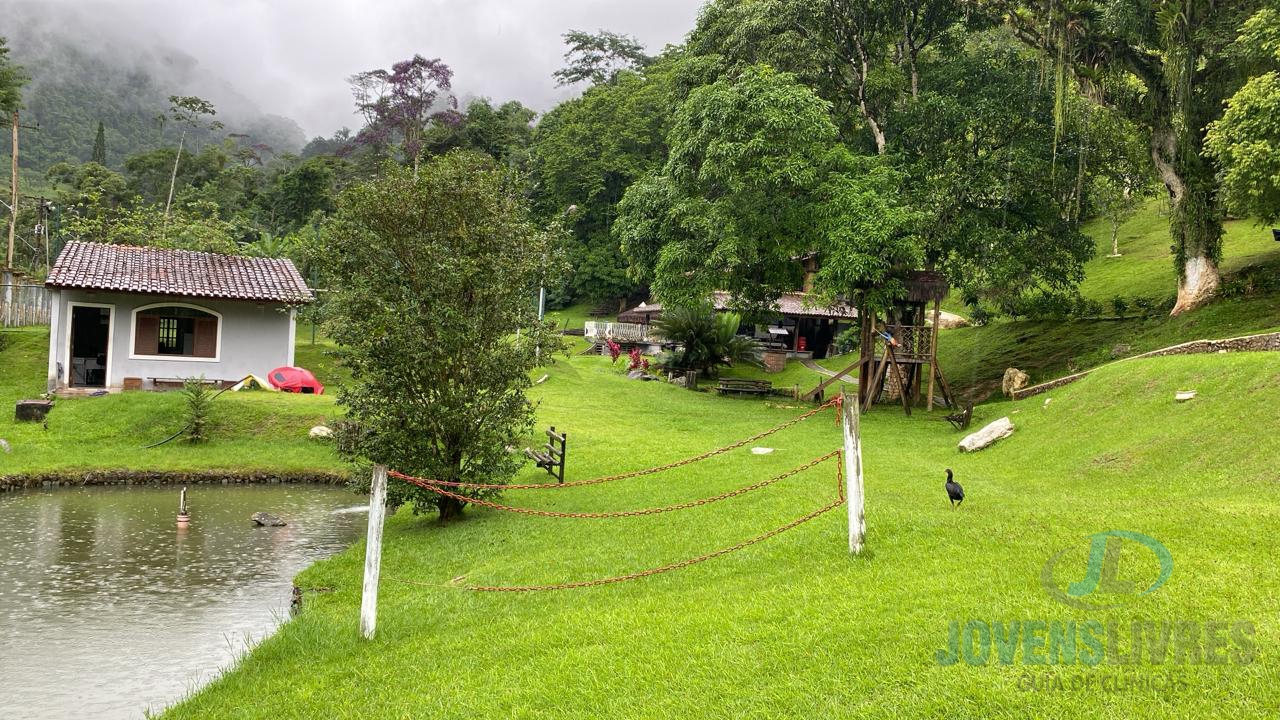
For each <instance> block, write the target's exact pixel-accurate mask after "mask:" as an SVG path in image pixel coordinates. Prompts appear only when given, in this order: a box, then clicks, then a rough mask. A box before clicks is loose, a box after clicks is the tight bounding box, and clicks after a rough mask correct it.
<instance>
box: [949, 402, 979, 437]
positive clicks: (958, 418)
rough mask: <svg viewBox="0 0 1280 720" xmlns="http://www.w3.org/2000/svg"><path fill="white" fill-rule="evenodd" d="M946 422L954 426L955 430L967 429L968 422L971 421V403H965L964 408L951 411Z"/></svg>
mask: <svg viewBox="0 0 1280 720" xmlns="http://www.w3.org/2000/svg"><path fill="white" fill-rule="evenodd" d="M947 422H949V423H951V424H952V425H953V426H955V429H957V430H967V429H968V428H969V423H971V422H973V403H972V402H968V403H965V406H964V409H963V410H961V411H960V412H958V413H952V414H951V415H948V416H947Z"/></svg>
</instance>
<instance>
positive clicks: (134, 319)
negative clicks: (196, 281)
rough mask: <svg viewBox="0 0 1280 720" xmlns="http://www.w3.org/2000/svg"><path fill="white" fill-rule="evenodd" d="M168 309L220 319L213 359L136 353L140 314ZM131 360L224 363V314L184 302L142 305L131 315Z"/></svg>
mask: <svg viewBox="0 0 1280 720" xmlns="http://www.w3.org/2000/svg"><path fill="white" fill-rule="evenodd" d="M166 307H180V308H188V309H190V310H199V311H200V312H202V313H208V314H210V315H212V316H214V317H215V318H217V319H218V334H217V341H216V342H215V344H214V349H213V357H211V358H207V357H195V356H193V355H139V354H137V353H136V352H134V351H135V349H136V348H137V347H138V343H137V335H138V313H140V312H142V311H143V310H154V309H156V308H166ZM129 359H130V360H165V361H169V360H172V361H175V362H206V363H216V362H222V313H220V312H218V311H217V310H213V309H211V308H207V307H204V306H201V305H192V304H191V303H184V302H158V303H151V304H150V305H141V306H139V307H136V308H134V309H133V312H132V313H130V315H129Z"/></svg>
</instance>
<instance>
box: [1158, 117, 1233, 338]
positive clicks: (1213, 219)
mask: <svg viewBox="0 0 1280 720" xmlns="http://www.w3.org/2000/svg"><path fill="white" fill-rule="evenodd" d="M1178 141H1179V138H1178V136H1177V134H1176V131H1174V130H1173V129H1172V128H1168V127H1165V128H1158V129H1156V130H1155V131H1154V132H1153V133H1152V136H1151V157H1152V159H1153V160H1154V161H1155V165H1156V169H1157V170H1158V171H1159V173H1160V179H1161V180H1162V181H1164V185H1165V188H1167V189H1168V191H1169V197H1170V199H1171V200H1172V202H1173V218H1172V219H1171V221H1170V223H1169V232H1170V235H1171V237H1172V239H1173V255H1174V262H1175V263H1176V265H1177V269H1178V301H1177V303H1176V304H1175V305H1174V307H1173V312H1172V313H1171V314H1172V315H1181V314H1182V313H1184V312H1187V311H1189V310H1194V309H1196V308H1198V307H1200V306H1201V305H1204V304H1205V303H1206V302H1208V301H1209V299H1210V298H1212V297H1213V294H1214V293H1215V292H1217V290H1218V286H1219V285H1220V284H1221V282H1222V278H1221V275H1220V274H1219V272H1218V261H1219V260H1220V259H1221V255H1222V232H1223V229H1222V214H1221V213H1220V212H1219V209H1218V204H1217V193H1216V184H1215V180H1214V174H1213V169H1212V168H1211V167H1209V166H1208V164H1207V163H1205V161H1204V160H1203V159H1202V158H1201V156H1200V152H1199V150H1200V148H1198V147H1196V148H1190V147H1179V142H1178Z"/></svg>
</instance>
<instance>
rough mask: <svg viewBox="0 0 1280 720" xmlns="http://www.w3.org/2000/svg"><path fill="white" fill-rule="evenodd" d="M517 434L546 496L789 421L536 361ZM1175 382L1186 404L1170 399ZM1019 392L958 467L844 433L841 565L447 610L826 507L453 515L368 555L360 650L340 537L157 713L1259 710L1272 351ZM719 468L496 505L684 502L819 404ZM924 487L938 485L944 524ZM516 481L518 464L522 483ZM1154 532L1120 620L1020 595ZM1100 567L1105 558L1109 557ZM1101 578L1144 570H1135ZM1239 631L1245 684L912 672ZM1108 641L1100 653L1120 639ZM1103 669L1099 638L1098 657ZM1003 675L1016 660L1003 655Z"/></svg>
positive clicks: (1235, 678)
mask: <svg viewBox="0 0 1280 720" xmlns="http://www.w3.org/2000/svg"><path fill="white" fill-rule="evenodd" d="M550 374H551V378H550V380H548V382H546V383H545V384H543V385H541V386H539V387H538V389H537V392H538V395H539V398H540V400H541V402H542V404H541V406H540V415H541V422H543V423H553V424H555V425H556V426H557V427H559V428H566V429H567V430H568V431H569V433H570V437H571V441H570V443H571V447H570V455H569V473H568V475H569V479H570V480H574V479H581V478H586V477H593V476H597V475H603V474H606V473H614V472H618V471H624V470H630V469H636V468H641V467H646V466H650V465H653V464H656V463H661V462H666V461H670V460H673V459H676V458H680V457H686V456H689V455H693V454H696V453H698V452H701V451H703V450H706V449H708V448H711V447H715V446H719V445H723V444H726V443H729V442H731V441H733V440H736V439H738V438H741V437H745V436H748V435H750V434H752V433H755V432H757V431H759V430H761V429H763V428H767V427H770V426H773V425H775V424H777V423H779V422H781V421H783V420H785V419H787V418H790V417H794V416H795V415H796V414H797V413H798V412H799V411H800V410H799V409H798V408H787V407H779V406H777V405H776V404H772V403H766V402H761V401H752V400H729V399H721V398H716V397H713V396H709V395H703V394H694V393H689V392H687V391H685V390H682V389H679V388H675V387H671V386H666V385H661V384H652V383H638V382H631V381H627V380H625V379H624V378H623V377H622V375H621V374H620V373H619V372H618V371H617V370H616V369H615V368H611V367H610V366H609V365H608V362H607V360H602V359H599V358H574V359H573V360H571V361H563V362H559V363H557V364H556V366H555V367H554V368H553V369H552V370H551V373H550ZM1188 388H1194V389H1197V390H1199V391H1200V397H1199V398H1197V399H1196V400H1195V401H1194V402H1192V403H1189V404H1175V403H1174V402H1173V394H1174V392H1175V391H1176V390H1179V389H1188ZM1052 398H1053V401H1052V403H1051V404H1049V405H1047V406H1046V405H1045V404H1044V403H1043V401H1042V399H1039V398H1037V399H1035V400H1029V401H1025V402H1023V403H1005V404H996V405H989V406H983V407H980V408H979V409H978V414H979V421H980V422H981V421H985V420H990V419H993V418H994V417H996V416H998V415H999V414H1008V415H1009V416H1010V417H1011V418H1012V419H1013V420H1014V422H1015V423H1016V424H1017V426H1018V429H1017V431H1016V432H1015V434H1014V435H1013V437H1012V438H1010V439H1008V440H1005V441H1003V442H1002V443H1001V444H1000V445H998V446H996V447H995V448H993V449H990V450H987V451H984V452H981V453H978V454H973V455H961V454H959V453H958V452H957V451H956V449H955V443H956V441H957V439H958V437H959V436H958V435H957V434H956V433H954V432H952V431H951V430H950V428H949V426H947V425H946V423H943V422H941V421H940V420H938V419H937V418H936V417H935V418H932V419H930V418H925V417H923V416H922V415H917V416H916V417H915V418H912V419H907V418H905V417H903V416H902V414H901V413H900V412H898V411H896V410H895V409H893V408H888V407H886V408H879V409H876V410H874V411H873V412H871V413H870V414H869V415H868V416H867V417H866V419H865V420H864V458H865V466H866V472H867V480H866V488H867V496H868V501H867V521H868V525H869V536H868V548H867V551H866V552H865V553H864V554H863V555H861V556H859V557H856V558H854V557H850V556H849V555H848V552H847V548H846V541H845V532H846V529H845V528H846V520H845V518H844V516H843V512H842V511H839V510H838V511H836V512H832V513H830V514H827V515H824V516H822V517H820V518H818V519H816V520H813V521H811V522H809V523H807V524H804V525H801V526H799V527H797V528H795V529H793V530H790V531H789V532H786V533H784V534H782V535H780V536H778V537H775V538H773V539H771V540H769V541H767V542H764V543H762V544H759V545H755V546H752V547H749V548H746V549H744V550H741V551H738V552H736V553H732V554H730V555H727V556H725V557H721V558H718V559H716V560H712V561H710V562H707V563H704V564H700V565H697V566H694V567H690V568H687V569H684V570H680V571H677V572H673V573H669V574H665V575H660V576H656V577H652V578H648V579H644V580H638V581H632V582H626V583H621V584H616V585H610V586H605V587H599V588H594V589H587V590H576V591H561V592H547V593H493V594H487V593H474V592H469V591H466V590H463V589H460V588H458V587H456V586H454V585H453V584H451V580H454V579H458V580H457V582H459V583H476V584H496V585H508V584H524V583H547V582H558V581H565V580H581V579H588V578H596V577H602V576H609V575H615V574H620V573H627V572H633V571H636V570H641V569H644V568H648V567H653V566H657V565H661V564H663V563H668V562H672V561H675V560H680V559H683V558H688V557H692V556H695V555H698V554H701V553H704V552H708V551H710V550H713V549H716V548H721V547H726V546H729V545H733V544H734V543H737V542H739V541H741V540H743V539H746V538H748V537H752V536H754V535H757V534H759V533H761V532H764V531H766V530H769V529H771V528H775V527H778V526H780V525H782V524H784V523H786V522H788V521H790V520H792V519H794V518H796V517H798V516H801V515H803V514H805V513H807V512H809V511H811V510H812V509H814V508H816V507H819V506H821V505H822V504H824V503H826V502H827V501H828V500H829V499H830V498H831V497H832V495H833V493H834V490H835V488H834V486H833V483H834V473H833V468H832V467H830V466H820V467H818V468H815V469H812V470H809V471H806V472H804V473H802V474H800V475H798V476H795V477H792V478H789V479H787V480H784V481H782V482H780V483H778V484H776V485H774V486H771V487H769V488H767V489H764V490H759V491H756V492H752V493H749V494H746V495H742V496H740V497H737V498H734V499H732V500H728V501H725V502H723V503H717V504H713V505H709V506H704V507H699V508H696V509H692V510H686V511H682V512H680V513H676V514H667V515H657V516H649V517H641V518H631V519H624V520H560V519H549V518H533V517H527V516H517V515H510V514H504V513H499V512H496V511H489V510H474V509H473V510H470V511H468V515H469V517H468V519H466V520H465V521H463V522H460V523H456V524H452V525H440V524H438V523H437V522H435V521H434V519H432V518H429V517H414V516H413V515H412V514H411V513H410V512H408V510H407V509H406V510H402V511H401V512H400V513H399V514H398V515H396V516H395V517H394V518H393V519H392V520H391V521H390V522H389V525H388V528H387V536H386V539H385V550H384V555H383V563H384V566H383V567H384V570H383V572H384V583H383V586H382V591H381V596H380V619H379V626H378V636H377V638H376V639H375V640H374V641H372V642H361V641H360V640H358V639H357V609H358V606H359V602H360V577H361V566H362V560H363V557H364V549H363V547H362V546H357V547H353V548H351V549H350V550H349V551H347V552H345V553H343V554H342V555H340V556H337V557H335V558H333V559H332V560H329V561H326V562H322V563H320V564H318V565H316V566H314V567H312V568H311V569H309V570H308V571H306V572H305V573H303V574H302V575H301V576H300V578H299V581H298V582H299V584H300V585H302V586H303V587H306V588H331V589H332V592H324V593H321V594H311V593H308V596H307V603H306V610H305V611H304V612H303V613H302V614H301V615H300V616H299V617H297V618H296V619H294V620H293V621H292V622H290V623H288V624H286V625H285V626H284V628H283V629H282V630H281V631H280V632H279V634H277V635H276V636H274V637H272V638H270V639H268V640H267V641H265V642H264V643H263V644H262V645H261V646H260V647H259V648H258V649H257V650H256V651H255V652H253V653H252V654H251V655H250V656H249V657H247V658H246V659H245V660H244V661H243V662H242V663H241V664H240V665H239V666H238V667H236V668H235V669H234V670H232V671H231V672H229V673H228V674H227V675H225V676H224V677H223V678H221V679H220V680H218V681H216V682H214V683H213V684H212V685H210V686H209V687H207V688H206V689H204V690H203V691H201V692H199V693H198V694H197V695H196V696H195V697H194V698H192V699H190V700H189V701H187V702H185V703H182V704H181V705H179V706H177V707H175V708H174V709H172V710H170V711H169V712H168V713H167V714H166V717H168V718H203V717H351V716H357V715H359V716H362V717H409V716H432V717H548V716H555V717H568V718H596V717H646V718H658V717H706V718H712V717H715V718H720V717H724V718H728V717H733V718H753V717H758V718H765V717H859V718H897V717H948V718H1022V717H1032V716H1037V717H1077V718H1123V717H1133V716H1136V715H1139V714H1140V715H1142V716H1143V717H1148V718H1185V717H1226V716H1229V717H1266V716H1268V715H1269V713H1270V712H1271V711H1272V709H1273V708H1274V707H1275V706H1276V704H1277V702H1280V690H1277V685H1276V683H1274V682H1272V681H1271V680H1274V678H1275V677H1276V673H1277V665H1276V663H1277V659H1276V657H1275V654H1274V653H1273V652H1271V648H1274V647H1275V644H1276V642H1277V640H1280V621H1278V620H1277V618H1280V568H1278V567H1276V566H1275V564H1274V563H1267V562H1261V561H1260V558H1262V557H1264V556H1265V555H1266V553H1267V552H1268V550H1267V549H1266V548H1267V543H1268V540H1267V538H1270V537H1273V536H1274V535H1275V534H1276V533H1277V532H1280V514H1277V512H1276V511H1275V508H1276V505H1275V502H1274V500H1273V497H1274V494H1275V491H1276V474H1275V469H1274V466H1273V464H1272V460H1271V459H1272V458H1274V457H1277V456H1280V435H1277V434H1276V433H1274V432H1267V431H1262V432H1249V431H1247V430H1243V429H1247V428H1258V429H1262V428H1270V427H1271V426H1273V425H1274V408H1275V407H1276V406H1277V404H1280V373H1278V372H1277V366H1276V361H1275V357H1274V356H1273V355H1253V354H1240V355H1228V356H1216V355H1210V356H1193V357H1172V358H1161V359H1156V360H1144V361H1141V362H1136V363H1127V364H1123V365H1120V366H1114V367H1110V368H1106V369H1103V370H1100V371H1099V372H1098V373H1096V374H1095V375H1093V376H1091V377H1089V378H1087V379H1085V380H1083V381H1081V382H1079V383H1077V384H1075V385H1072V386H1069V387H1067V388H1064V389H1062V390H1060V391H1058V392H1055V393H1053V394H1052ZM759 444H760V445H765V446H768V447H771V448H774V452H773V453H771V454H768V455H753V454H751V453H750V452H748V451H747V450H746V449H743V450H740V451H736V452H733V453H730V454H728V455H724V456H720V457H718V458H715V459H713V460H709V461H706V462H704V463H699V464H697V465H693V466H689V467H685V468H681V469H679V470H677V471H671V472H669V473H665V474H660V475H656V476H651V477H647V478H639V479H633V480H624V481H619V482H614V483H609V484H605V485H597V486H590V487H582V488H573V489H566V490H558V491H551V492H549V493H548V492H538V491H523V492H512V493H508V495H507V496H506V498H505V499H506V501H508V502H510V503H513V504H516V505H521V506H530V507H538V508H546V509H553V510H566V511H568V510H573V511H585V510H606V509H609V510H617V509H628V508H639V507H653V506H660V505H666V504H670V503H676V502H681V501H686V500H690V499H694V498H699V497H706V496H709V495H713V494H716V493H720V492H724V491H726V490H729V489H731V488H736V487H741V486H744V485H747V484H750V483H753V482H755V481H758V480H761V479H763V478H766V477H770V476H772V475H774V474H776V473H779V472H782V471H784V470H785V469H788V468H791V467H794V466H796V465H798V464H800V463H802V462H805V461H807V460H809V459H811V458H813V457H815V456H817V455H820V454H822V453H825V452H827V451H829V450H831V449H833V448H835V447H837V446H838V444H839V429H838V426H836V425H834V424H833V423H832V420H831V415H830V414H828V413H823V414H822V415H821V416H819V417H815V418H813V419H811V420H809V421H806V422H804V423H801V424H799V425H797V426H795V427H793V428H792V429H789V430H787V431H784V432H782V433H779V434H777V435H775V436H772V437H769V438H768V439H766V440H763V441H761V442H760V443H759ZM944 467H952V468H954V469H955V470H956V474H957V477H958V479H959V480H960V481H961V482H962V483H963V484H964V485H965V488H966V490H967V491H968V500H967V501H966V502H965V504H964V506H963V507H962V508H961V509H960V510H958V511H953V510H952V509H951V508H950V507H949V505H948V504H947V500H946V496H945V494H944V492H943V488H942V477H943V475H942V470H943V468H944ZM540 479H545V475H543V474H539V473H538V472H536V471H532V470H530V471H526V472H525V473H524V474H523V475H522V480H525V481H538V480H540ZM1109 529H1122V530H1131V531H1135V532H1140V533H1144V534H1147V535H1150V536H1152V537H1155V538H1157V539H1158V540H1159V541H1160V542H1162V543H1163V544H1164V545H1165V546H1166V547H1167V548H1168V549H1169V551H1170V552H1171V554H1172V556H1173V558H1174V562H1175V570H1174V571H1173V574H1172V576H1171V578H1170V579H1169V581H1168V582H1167V583H1166V585H1165V586H1164V587H1163V588H1161V589H1160V590H1159V591H1158V592H1156V593H1153V594H1152V595H1150V596H1144V597H1141V598H1130V599H1129V601H1128V603H1127V604H1125V605H1124V606H1123V607H1121V608H1116V609H1108V610H1087V611H1086V610H1077V609H1074V608H1071V607H1068V606H1066V605H1062V604H1059V603H1058V602H1057V601H1055V600H1054V599H1052V598H1051V597H1050V596H1049V594H1048V593H1047V592H1046V591H1045V589H1044V588H1043V587H1042V585H1041V572H1042V569H1043V567H1044V566H1045V564H1046V562H1047V561H1048V560H1049V558H1050V557H1052V556H1053V555H1054V554H1055V553H1057V552H1059V551H1061V550H1067V551H1068V553H1069V554H1068V555H1067V556H1065V557H1066V558H1070V561H1069V562H1068V561H1067V560H1065V559H1064V561H1063V562H1064V563H1067V564H1068V565H1069V566H1070V568H1069V569H1065V570H1062V571H1061V572H1062V573H1064V574H1067V573H1070V574H1072V575H1073V578H1072V579H1074V577H1075V576H1078V575H1079V574H1083V566H1084V559H1085V556H1086V554H1087V547H1088V540H1087V539H1086V536H1088V535H1091V534H1093V533H1096V532H1100V531H1104V530H1109ZM1131 561H1132V559H1131V560H1126V562H1131ZM1123 567H1124V572H1125V573H1126V577H1136V578H1137V580H1139V581H1143V580H1149V578H1146V577H1145V576H1144V575H1143V574H1142V573H1143V572H1145V571H1144V570H1143V568H1142V567H1140V566H1139V565H1125V566H1123ZM971 619H975V620H984V621H995V620H1017V619H1023V620H1033V621H1034V620H1043V621H1054V622H1056V621H1077V622H1082V623H1083V622H1086V621H1089V620H1097V621H1098V622H1102V623H1106V622H1110V621H1115V622H1117V623H1122V625H1120V627H1122V628H1127V627H1129V625H1128V624H1129V623H1130V622H1132V621H1135V620H1136V621H1145V622H1151V623H1156V622H1160V621H1169V620H1173V621H1179V622H1196V623H1202V624H1203V623H1207V622H1210V621H1224V622H1225V621H1230V622H1239V621H1245V622H1250V623H1252V624H1253V627H1254V628H1255V630H1256V636H1255V637H1254V640H1255V641H1256V642H1255V645H1256V648H1257V656H1256V660H1255V661H1254V662H1253V663H1251V664H1227V665H1205V664H1198V665H1180V664H1179V665H1167V666H1148V665H1142V666H1137V667H1118V666H1112V665H1103V666H1099V667H1097V668H1084V667H1080V666H1079V665H1075V666H1070V667H1065V666H1063V667H1044V666H1038V665H1027V664H1023V662H1022V661H1021V660H1019V661H1017V662H1015V663H1014V664H1011V665H1004V664H1000V663H998V662H995V661H992V662H989V663H987V664H985V665H982V666H970V665H968V664H966V663H964V662H961V663H959V664H956V665H952V666H942V665H939V664H938V663H937V662H936V659H935V653H936V652H937V651H938V650H940V649H943V648H944V647H946V645H947V642H948V628H949V624H950V623H951V622H953V621H958V622H960V623H962V624H963V623H965V622H966V621H968V620H971ZM1119 642H1121V643H1127V642H1128V641H1127V639H1126V638H1125V637H1123V636H1121V637H1120V640H1119ZM1122 647H1123V648H1124V649H1126V650H1127V649H1128V647H1129V646H1128V645H1127V644H1124V645H1122ZM1018 657H1019V658H1021V657H1022V655H1021V651H1019V655H1018ZM1051 672H1052V673H1056V674H1058V675H1060V676H1062V677H1064V678H1066V679H1067V680H1068V681H1069V680H1070V678H1071V677H1076V676H1089V677H1091V678H1093V680H1092V681H1093V682H1099V681H1100V679H1101V678H1102V677H1110V678H1111V679H1112V680H1111V682H1115V680H1116V678H1117V677H1129V678H1163V677H1165V676H1168V675H1170V674H1172V675H1174V676H1176V677H1177V678H1178V679H1179V681H1180V682H1182V683H1184V686H1183V689H1181V690H1177V691H1170V690H1166V689H1163V688H1164V687H1165V685H1164V684H1163V682H1158V683H1157V684H1155V685H1147V686H1141V685H1139V686H1132V687H1128V688H1127V689H1126V690H1124V691H1121V692H1103V691H1101V690H1096V691H1092V692H1091V691H1076V692H1054V691H1039V692H1033V691H1028V689H1027V688H1026V686H1025V683H1026V682H1027V680H1026V678H1027V677H1029V676H1031V675H1034V676H1036V677H1040V678H1044V677H1047V674H1048V673H1051Z"/></svg>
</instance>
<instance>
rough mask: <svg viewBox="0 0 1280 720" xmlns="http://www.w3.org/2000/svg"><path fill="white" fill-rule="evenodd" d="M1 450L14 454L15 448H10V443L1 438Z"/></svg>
mask: <svg viewBox="0 0 1280 720" xmlns="http://www.w3.org/2000/svg"><path fill="white" fill-rule="evenodd" d="M0 450H3V451H5V452H7V453H10V452H13V448H11V447H9V441H8V440H5V439H4V438H0Z"/></svg>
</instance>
